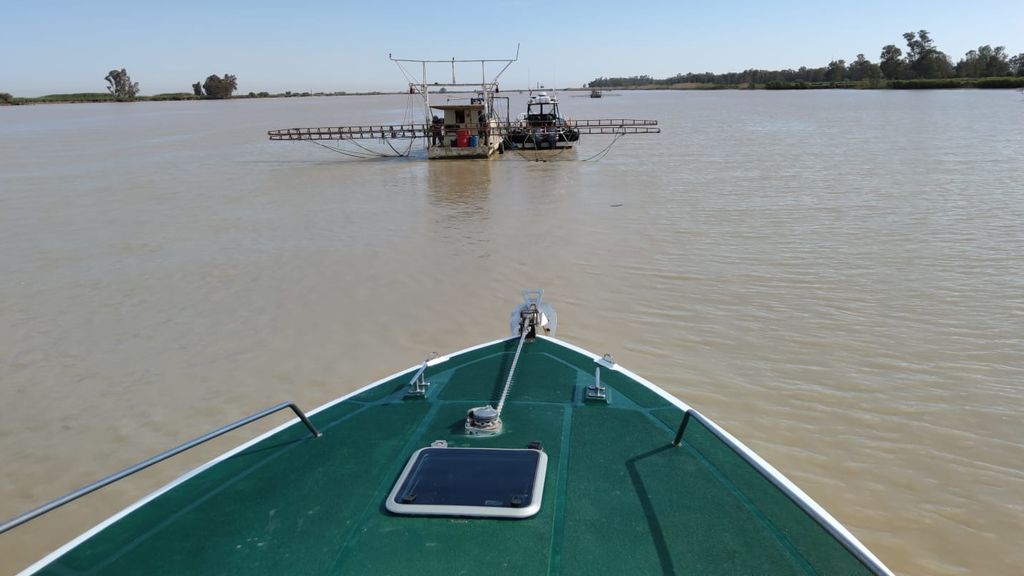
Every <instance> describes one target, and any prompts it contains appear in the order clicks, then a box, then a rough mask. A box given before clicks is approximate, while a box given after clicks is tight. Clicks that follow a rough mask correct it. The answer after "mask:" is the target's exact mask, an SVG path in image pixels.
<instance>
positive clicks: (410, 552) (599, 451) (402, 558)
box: [0, 290, 891, 576]
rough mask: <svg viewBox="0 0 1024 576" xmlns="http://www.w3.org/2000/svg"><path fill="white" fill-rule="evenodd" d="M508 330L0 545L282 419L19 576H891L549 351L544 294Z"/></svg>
mask: <svg viewBox="0 0 1024 576" xmlns="http://www.w3.org/2000/svg"><path fill="white" fill-rule="evenodd" d="M508 325H509V329H510V334H511V335H510V336H509V337H507V338H502V339H498V340H495V341H492V342H487V343H483V344H479V345H477V346H473V347H470V348H467V349H465V350H461V351H459V352H455V353H451V354H446V355H442V356H436V355H433V356H431V357H429V358H428V359H426V360H424V361H423V362H421V363H418V364H415V365H413V366H411V367H410V368H408V369H407V370H403V371H401V372H399V373H397V374H393V375H391V376H388V377H386V378H383V379H381V380H379V381H377V382H374V383H372V384H369V385H368V386H365V387H363V388H360V389H358V390H356V391H355V392H352V393H351V394H347V395H345V396H342V397H341V398H338V399H337V400H334V401H332V402H329V403H328V404H326V405H324V406H321V407H319V408H317V409H315V410H313V411H311V412H310V413H309V414H308V415H306V414H305V413H303V412H302V411H301V410H299V409H298V408H297V407H295V406H294V405H293V404H288V403H286V404H282V405H279V406H275V407H272V408H270V409H268V410H266V411H263V412H261V413H257V414H254V415H252V416H250V417H249V418H245V419H242V420H239V421H238V422H235V423H232V424H230V425H228V426H225V427H223V428H221V429H219V430H217V431H214V432H212V433H211V434H208V435H205V436H201V437H199V438H197V439H195V440H193V441H191V442H188V443H186V444H183V445H182V446H179V447H178V448H175V449H173V450H171V451H168V452H167V453H164V454H161V455H158V456H156V457H154V458H152V459H150V460H147V461H146V462H142V463H140V464H139V465H137V466H135V467H132V468H129V469H126V470H124V471H122V472H119V473H118V474H115V475H113V476H111V477H108V478H107V479H104V480H101V481H99V482H97V483H94V484H92V485H90V486H87V487H85V488H83V489H82V490H79V491H76V492H74V493H72V494H69V495H68V496H66V497H63V498H59V499H57V500H55V501H54V502H52V503H50V504H48V505H46V506H43V507H41V508H39V509H37V510H35V511H33V512H30V513H27V514H25V515H23V516H21V517H19V518H16V519H14V520H13V521H9V522H7V523H5V524H4V525H3V526H2V527H0V531H6V530H10V529H13V528H15V527H16V526H17V525H19V524H21V523H24V522H27V521H30V520H31V519H32V518H35V517H37V516H39V515H41V514H45V513H47V512H49V511H51V510H53V509H54V508H56V507H58V506H60V505H62V504H64V503H67V502H68V501H70V500H72V499H74V498H77V497H79V496H82V495H84V494H85V493H88V492H89V491H92V490H96V489H99V488H101V487H103V486H105V485H107V484H109V483H111V482H114V481H117V480H119V479H122V478H124V477H126V476H128V475H130V474H131V473H133V472H135V471H137V469H141V468H144V467H145V466H148V465H149V464H152V463H154V462H156V461H159V460H160V459H163V458H168V457H171V456H173V455H174V454H176V453H178V452H180V451H183V450H186V449H188V448H191V447H192V446H195V445H197V444H198V443H201V442H203V441H205V440H206V439H209V438H210V437H214V436H216V435H218V434H221V433H223V432H224V431H226V430H233V429H235V428H237V427H239V426H243V425H245V424H247V423H248V422H251V421H253V420H255V419H258V418H260V417H262V416H265V415H266V414H269V413H271V412H272V411H275V410H280V409H288V408H291V409H292V410H294V411H295V412H296V414H297V418H296V419H294V420H292V421H290V422H287V423H285V424H283V425H281V426H280V427H278V428H276V429H274V430H272V431H270V432H268V433H266V434H264V435H262V436H260V437H258V438H256V439H254V440H252V441H250V442H247V443H245V444H243V445H241V446H239V447H237V448H235V449H234V450H231V451H230V452H228V453H226V454H224V455H223V456H221V457H219V458H216V459H214V460H213V461H211V462H209V463H207V464H205V465H203V466H201V467H200V468H198V469H196V470H194V471H192V472H189V473H187V474H185V475H184V476H182V477H181V478H179V479H177V480H175V481H174V482H171V483H170V484H169V485H167V486H165V487H164V488H162V489H160V490H158V491H156V492H155V493H153V494H151V495H149V496H146V497H145V498H143V499H142V500H140V501H139V502H137V503H135V504H133V505H132V506H130V507H128V508H127V509H125V510H123V511H122V512H119V513H117V514H115V515H114V516H113V517H111V518H110V519H108V520H106V521H105V522H103V523H101V524H100V525H98V526H96V527H95V528H93V529H92V530H89V531H88V532H86V533H85V534H83V535H82V536H80V537H79V538H76V539H75V540H73V541H72V542H70V543H68V544H67V545H65V546H63V547H61V548H60V549H58V550H56V551H54V552H53V553H52V554H50V555H48V556H46V557H45V558H43V559H42V560H40V561H39V562H37V563H36V564H34V565H32V566H30V567H28V568H27V569H26V570H25V571H24V572H23V574H26V575H28V574H38V575H65V574H92V575H104V574H147V575H149V574H198V575H202V574H247V575H249V574H273V575H280V574H303V575H333V574H388V575H391V574H415V575H417V576H424V575H430V574H453V573H476V574H515V575H530V574H565V575H575V574H588V575H589V574H681V573H686V574H728V575H736V574H774V575H777V574H802V575H805V574H843V575H851V574H891V572H890V571H889V570H888V569H887V568H886V567H885V566H884V565H883V564H882V562H881V561H879V560H878V559H877V558H876V557H875V556H874V555H873V554H872V553H871V552H870V551H869V550H868V549H867V548H865V547H864V545H863V544H861V543H860V542H859V541H858V540H857V539H856V538H855V537H854V536H853V535H852V534H851V533H850V532H849V531H848V530H847V529H846V528H844V527H843V526H842V525H841V524H840V523H839V522H838V521H837V520H835V519H834V518H833V517H832V516H830V515H829V514H828V513H827V512H825V510H823V509H822V508H821V507H820V506H819V505H818V504H816V503H815V502H814V501H813V500H811V498H810V497H808V496H807V495H806V494H805V493H803V492H802V491H801V490H800V489H799V488H797V487H796V486H795V485H794V484H793V483H792V482H790V481H789V480H787V479H786V478H785V477H784V476H783V475H782V474H781V473H779V472H778V471H777V470H776V469H774V468H773V467H772V466H771V465H769V464H768V463H767V462H765V461H764V460H763V459H762V458H760V457H758V456H757V455H756V454H755V453H754V452H752V451H751V450H750V449H749V448H747V447H746V446H745V445H744V444H743V443H741V442H740V441H739V440H737V439H736V438H734V437H733V436H731V435H730V434H729V433H728V432H726V431H725V430H723V429H722V428H721V427H720V426H718V425H717V424H715V423H714V422H713V421H712V420H711V419H710V418H708V417H706V416H704V415H703V414H702V413H700V412H698V411H697V410H695V409H694V408H691V407H690V406H689V405H687V404H686V403H684V402H683V401H681V400H679V399H677V398H675V397H674V396H672V395H670V394H669V393H667V392H666V391H665V390H663V389H661V388H659V387H658V386H656V385H654V384H652V383H651V382H649V381H647V380H645V379H644V378H642V377H640V376H638V375H637V374H635V373H633V372H631V371H629V370H627V369H626V368H624V367H622V366H620V365H619V364H618V363H617V362H616V361H615V359H614V358H613V357H612V356H611V355H607V354H605V355H598V354H594V353H591V352H588V351H586V350H584V349H582V348H579V347H577V346H575V345H573V344H571V343H569V342H565V341H562V340H559V339H557V338H556V336H555V334H556V330H557V315H556V314H555V311H554V309H553V308H552V307H551V306H550V304H549V303H548V302H547V301H545V300H544V299H543V292H542V291H539V290H536V291H524V293H523V302H522V303H521V304H519V305H518V306H516V307H515V308H514V310H513V312H512V314H511V315H510V317H509V324H508ZM140 467H141V468H140Z"/></svg>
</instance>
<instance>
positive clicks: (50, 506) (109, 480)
mask: <svg viewBox="0 0 1024 576" xmlns="http://www.w3.org/2000/svg"><path fill="white" fill-rule="evenodd" d="M285 408H291V410H292V412H294V413H295V415H296V416H298V417H299V420H301V421H302V423H303V424H304V425H305V426H306V428H308V429H309V431H310V433H312V434H313V437H315V438H319V437H320V436H321V434H320V431H319V430H317V429H316V427H315V426H313V423H312V422H310V421H309V418H307V417H306V414H305V412H303V411H302V410H301V409H299V407H298V406H296V405H295V403H294V402H282V403H280V404H277V405H276V406H271V407H270V408H267V409H266V410H261V411H260V412H257V413H255V414H253V415H251V416H248V417H246V418H242V419H241V420H236V421H234V422H232V423H230V424H228V425H226V426H222V427H220V428H218V429H216V430H214V431H213V432H210V433H208V434H204V435H202V436H200V437H198V438H195V439H193V440H189V441H188V442H185V443H184V444H181V445H180V446H177V447H175V448H171V449H170V450H167V451H164V452H161V453H159V454H157V455H156V456H153V457H152V458H149V459H147V460H143V461H142V462H139V463H138V464H136V465H134V466H129V467H128V468H125V469H124V470H121V471H120V472H118V473H116V474H111V475H110V476H107V477H106V478H103V479H101V480H97V481H96V482H93V483H92V484H89V485H86V486H83V487H81V488H79V489H78V490H74V491H72V492H68V493H67V494H65V495H63V496H61V497H60V498H57V499H55V500H51V501H50V502H47V503H46V504H43V505H42V506H40V507H38V508H35V509H33V510H29V511H28V512H25V513H24V514H22V515H20V516H16V517H14V518H11V519H10V520H8V521H6V522H4V523H3V524H0V534H3V533H4V532H7V531H8V530H10V529H12V528H16V527H18V526H21V525H22V524H24V523H26V522H28V521H29V520H33V519H35V518H38V517H40V516H42V515H43V514H46V513H48V512H51V511H53V510H55V509H57V508H60V507H61V506H63V505H65V504H67V503H69V502H73V501H75V500H78V499H79V498H81V497H82V496H85V495H86V494H90V493H92V492H95V491H96V490H99V489H100V488H103V487H104V486H109V485H110V484H113V483H114V482H117V481H118V480H121V479H122V478H125V477H127V476H131V475H132V474H135V473H136V472H139V471H142V470H145V469H146V468H149V467H150V466H152V465H154V464H157V463H159V462H163V461H164V460H166V459H168V458H170V457H171V456H176V455H178V454H181V453H182V452H184V451H186V450H188V449H190V448H195V447H196V446H198V445H200V444H202V443H204V442H208V441H210V440H213V439H214V438H217V437H218V436H222V435H224V434H227V433H228V432H231V431H232V430H235V429H237V428H241V427H242V426H245V425H246V424H250V423H252V422H255V421H256V420H259V419H261V418H264V417H266V416H269V415H271V414H273V413H275V412H280V411H281V410H284V409H285Z"/></svg>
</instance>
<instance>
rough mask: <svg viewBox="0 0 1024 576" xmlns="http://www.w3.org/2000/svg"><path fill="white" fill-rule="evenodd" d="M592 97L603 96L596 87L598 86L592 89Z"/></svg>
mask: <svg viewBox="0 0 1024 576" xmlns="http://www.w3.org/2000/svg"><path fill="white" fill-rule="evenodd" d="M590 97H591V98H600V97H601V91H600V90H598V89H596V88H595V89H593V90H591V91H590Z"/></svg>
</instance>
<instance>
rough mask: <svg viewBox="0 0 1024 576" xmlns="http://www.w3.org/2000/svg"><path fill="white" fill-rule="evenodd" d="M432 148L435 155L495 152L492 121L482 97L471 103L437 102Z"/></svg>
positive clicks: (462, 156) (430, 141) (430, 154)
mask: <svg viewBox="0 0 1024 576" xmlns="http://www.w3.org/2000/svg"><path fill="white" fill-rule="evenodd" d="M430 108H431V110H433V111H434V112H435V113H434V115H433V118H432V120H431V130H430V139H429V142H428V144H429V145H428V146H427V149H428V152H429V156H430V157H431V158H435V157H445V158H447V157H451V158H478V157H487V156H489V155H490V154H491V152H492V151H491V147H492V146H491V144H492V142H491V140H492V139H491V122H490V121H489V119H488V117H487V107H486V106H485V105H484V102H483V100H482V99H479V98H473V99H471V100H470V101H469V103H468V104H463V103H457V104H453V103H449V104H436V105H433V106H431V107H430Z"/></svg>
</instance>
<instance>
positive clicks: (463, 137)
mask: <svg viewBox="0 0 1024 576" xmlns="http://www.w3.org/2000/svg"><path fill="white" fill-rule="evenodd" d="M466 146H469V130H466V129H462V130H456V131H455V147H456V148H465V147H466Z"/></svg>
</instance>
